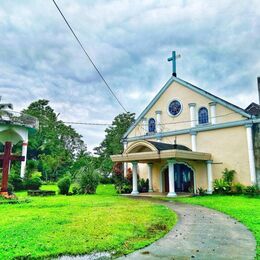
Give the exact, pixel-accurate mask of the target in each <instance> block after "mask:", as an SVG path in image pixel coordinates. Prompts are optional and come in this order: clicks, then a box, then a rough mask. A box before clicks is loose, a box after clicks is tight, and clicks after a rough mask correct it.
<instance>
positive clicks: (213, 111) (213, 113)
mask: <svg viewBox="0 0 260 260" xmlns="http://www.w3.org/2000/svg"><path fill="white" fill-rule="evenodd" d="M216 105H217V103H216V102H210V103H209V106H210V122H211V124H212V125H214V124H216V123H217V117H216Z"/></svg>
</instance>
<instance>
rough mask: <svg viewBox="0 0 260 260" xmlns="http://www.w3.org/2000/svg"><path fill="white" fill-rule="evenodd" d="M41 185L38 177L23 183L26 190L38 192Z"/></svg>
mask: <svg viewBox="0 0 260 260" xmlns="http://www.w3.org/2000/svg"><path fill="white" fill-rule="evenodd" d="M41 185H42V180H41V178H40V177H31V178H29V179H27V180H26V181H25V187H26V189H28V190H39V188H40V187H41Z"/></svg>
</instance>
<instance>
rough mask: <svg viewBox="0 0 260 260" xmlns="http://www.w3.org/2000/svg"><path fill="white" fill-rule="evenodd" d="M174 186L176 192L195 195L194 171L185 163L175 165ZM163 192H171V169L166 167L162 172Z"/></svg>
mask: <svg viewBox="0 0 260 260" xmlns="http://www.w3.org/2000/svg"><path fill="white" fill-rule="evenodd" d="M174 186H175V192H176V193H179V192H185V193H188V192H189V193H193V192H195V190H194V186H195V185H194V170H193V169H192V168H191V167H190V166H187V165H186V164H184V163H176V164H174ZM161 192H169V168H168V166H166V167H164V168H163V169H162V171H161Z"/></svg>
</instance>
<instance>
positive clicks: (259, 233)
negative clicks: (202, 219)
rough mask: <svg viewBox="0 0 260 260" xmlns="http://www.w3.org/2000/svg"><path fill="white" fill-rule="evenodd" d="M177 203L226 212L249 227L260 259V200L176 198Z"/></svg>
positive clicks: (224, 197) (240, 197)
mask: <svg viewBox="0 0 260 260" xmlns="http://www.w3.org/2000/svg"><path fill="white" fill-rule="evenodd" d="M174 200H176V201H180V202H185V203H189V204H197V205H202V206H205V207H208V208H212V209H216V210H218V211H221V212H224V213H226V214H228V215H230V216H232V217H234V218H235V219H237V220H238V221H240V222H241V223H243V224H244V225H245V226H247V227H248V229H249V230H250V231H252V233H253V234H254V236H255V238H256V241H257V257H258V258H257V259H260V198H259V197H258V198H254V197H253V198H250V197H245V196H217V195H212V196H203V197H187V198H174Z"/></svg>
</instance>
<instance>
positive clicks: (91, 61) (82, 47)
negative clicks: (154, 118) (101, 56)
mask: <svg viewBox="0 0 260 260" xmlns="http://www.w3.org/2000/svg"><path fill="white" fill-rule="evenodd" d="M52 1H53V3H54V4H55V6H56V8H57V9H58V11H59V13H60V15H61V16H62V18H63V19H64V21H65V23H66V24H67V26H68V27H69V29H70V31H71V32H72V34H73V36H74V37H75V39H76V40H77V42H78V44H79V45H80V47H81V49H82V50H83V52H84V53H85V54H86V56H87V57H88V59H89V61H90V63H91V64H92V65H93V67H94V68H95V70H96V71H97V73H98V75H99V76H100V78H101V79H102V80H103V82H104V83H105V85H106V87H107V88H108V90H109V91H110V93H111V94H112V96H113V97H114V98H115V99H116V101H117V102H118V104H119V105H120V106H121V107H122V109H123V110H124V111H125V112H126V113H127V112H128V111H127V110H126V108H125V107H124V106H123V104H122V103H121V101H120V100H119V99H118V98H117V96H116V94H115V93H114V91H113V90H112V89H111V87H110V86H109V85H108V83H107V81H106V80H105V78H104V77H103V75H102V74H101V72H100V71H99V69H98V68H97V66H96V65H95V63H94V61H93V60H92V59H91V57H90V56H89V54H88V53H87V51H86V50H85V48H84V46H83V45H82V43H81V41H80V40H79V38H78V37H77V35H76V34H75V32H74V30H73V29H72V27H71V26H70V24H69V22H68V21H67V19H66V18H65V16H64V14H63V13H62V11H61V10H60V8H59V6H58V5H57V3H56V2H55V0H52Z"/></svg>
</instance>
